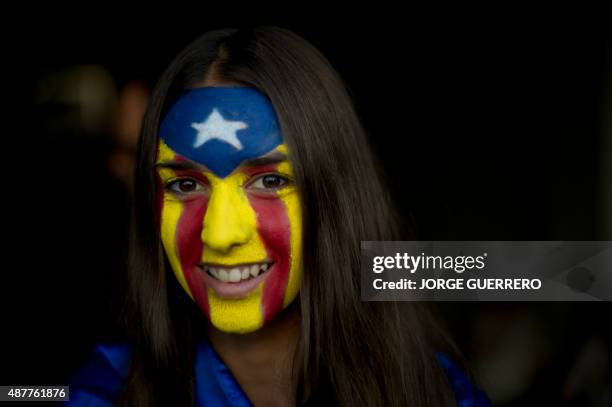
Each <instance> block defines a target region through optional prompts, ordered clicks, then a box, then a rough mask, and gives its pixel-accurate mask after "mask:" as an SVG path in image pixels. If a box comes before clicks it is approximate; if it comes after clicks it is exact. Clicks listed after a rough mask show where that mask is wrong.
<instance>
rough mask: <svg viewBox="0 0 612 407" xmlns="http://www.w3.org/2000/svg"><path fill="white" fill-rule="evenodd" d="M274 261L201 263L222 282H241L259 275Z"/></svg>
mask: <svg viewBox="0 0 612 407" xmlns="http://www.w3.org/2000/svg"><path fill="white" fill-rule="evenodd" d="M272 265H273V263H269V262H263V263H252V264H241V265H235V266H219V265H212V264H206V263H200V264H199V267H200V269H201V270H202V271H203V272H204V273H206V274H207V275H209V276H211V277H212V278H214V279H215V280H218V281H220V282H222V283H240V282H243V281H248V280H252V279H255V278H257V277H259V276H260V275H262V274H264V273H266V272H267V271H268V270H270V268H271V267H272Z"/></svg>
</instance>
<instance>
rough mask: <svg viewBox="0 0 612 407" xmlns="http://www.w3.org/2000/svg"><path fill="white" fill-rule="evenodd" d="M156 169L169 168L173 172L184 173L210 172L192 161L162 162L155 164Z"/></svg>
mask: <svg viewBox="0 0 612 407" xmlns="http://www.w3.org/2000/svg"><path fill="white" fill-rule="evenodd" d="M155 168H169V169H171V170H179V171H180V170H183V171H196V172H203V171H209V170H208V168H206V166H204V165H202V164H197V163H194V162H192V161H162V162H159V163H156V164H155Z"/></svg>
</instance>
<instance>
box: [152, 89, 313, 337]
mask: <svg viewBox="0 0 612 407" xmlns="http://www.w3.org/2000/svg"><path fill="white" fill-rule="evenodd" d="M287 155H288V151H287V147H286V145H285V144H284V143H283V138H282V135H281V133H280V129H279V127H278V122H277V120H276V114H275V112H274V109H273V108H272V105H271V104H270V102H269V101H268V99H267V98H266V97H265V96H263V95H262V94H261V93H259V92H258V91H256V90H254V89H251V88H244V87H203V88H197V89H194V90H191V91H189V92H186V93H185V94H184V95H183V96H182V97H181V98H180V99H179V100H178V101H177V102H176V103H175V104H174V105H173V106H172V108H171V109H170V111H169V112H168V114H167V115H166V116H165V118H164V120H163V122H162V125H161V127H160V134H159V141H158V156H157V160H156V172H157V176H158V180H159V183H160V188H159V190H160V194H159V197H158V199H159V203H160V206H161V208H160V213H161V217H160V220H161V229H160V230H161V239H162V243H163V247H164V249H165V252H166V255H167V257H168V259H169V262H170V265H171V266H172V270H173V271H174V274H175V275H176V277H177V279H178V281H179V282H180V284H181V286H182V287H183V289H184V290H185V291H186V292H187V294H189V296H191V298H193V299H194V300H195V301H196V303H197V304H198V306H199V307H200V308H201V309H202V310H203V311H204V313H205V314H206V316H207V317H208V318H209V319H210V321H211V323H212V324H213V325H214V326H215V327H217V328H218V329H220V330H222V331H225V332H232V333H248V332H252V331H255V330H257V329H259V328H261V327H262V326H263V325H264V324H266V323H267V322H269V321H270V320H272V319H273V318H274V317H275V316H276V315H278V313H279V312H280V311H282V310H283V309H284V308H286V307H287V306H288V305H289V304H290V303H291V302H292V301H293V300H294V299H295V297H296V296H297V293H298V291H299V285H300V280H301V248H302V242H301V236H302V225H301V219H302V216H301V207H300V202H299V197H298V193H297V190H296V188H295V186H294V183H293V171H292V167H291V164H290V163H289V161H288V159H287Z"/></svg>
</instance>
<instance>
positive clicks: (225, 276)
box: [217, 268, 229, 283]
mask: <svg viewBox="0 0 612 407" xmlns="http://www.w3.org/2000/svg"><path fill="white" fill-rule="evenodd" d="M218 274H219V276H218V277H217V278H218V279H219V280H221V281H223V282H224V283H227V282H228V281H229V275H228V274H227V270H225V269H222V268H220V269H219V271H218Z"/></svg>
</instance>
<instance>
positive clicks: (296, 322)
mask: <svg viewBox="0 0 612 407" xmlns="http://www.w3.org/2000/svg"><path fill="white" fill-rule="evenodd" d="M299 333H300V317H299V313H298V311H297V308H296V307H295V306H291V307H289V308H288V309H286V310H285V311H284V312H283V313H281V314H280V315H279V316H278V317H277V318H276V319H275V320H274V321H271V322H270V323H268V324H266V325H264V326H263V327H262V328H261V329H259V330H257V331H255V332H252V333H250V334H246V335H240V334H229V333H225V332H222V331H219V330H218V329H216V328H215V327H214V326H212V325H211V324H208V337H209V339H210V342H211V344H212V346H213V348H214V349H215V351H216V352H217V353H218V354H219V356H220V357H221V359H222V360H223V361H224V362H225V364H226V365H227V366H228V368H229V369H230V371H231V372H232V374H233V375H234V377H235V378H236V381H237V382H238V384H239V385H240V387H241V388H242V390H243V391H244V392H245V393H246V395H247V396H248V398H249V400H251V402H252V403H253V405H255V406H269V407H281V406H282V407H284V406H293V405H295V400H294V394H295V386H294V384H293V380H292V376H291V375H292V373H291V369H292V365H293V355H294V354H295V350H296V346H297V343H298V339H299Z"/></svg>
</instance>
